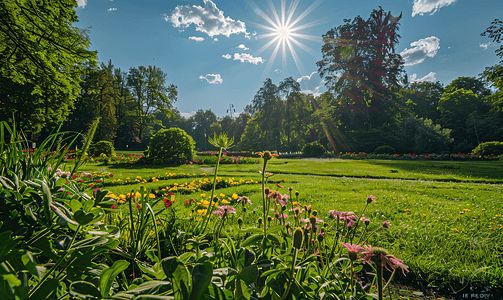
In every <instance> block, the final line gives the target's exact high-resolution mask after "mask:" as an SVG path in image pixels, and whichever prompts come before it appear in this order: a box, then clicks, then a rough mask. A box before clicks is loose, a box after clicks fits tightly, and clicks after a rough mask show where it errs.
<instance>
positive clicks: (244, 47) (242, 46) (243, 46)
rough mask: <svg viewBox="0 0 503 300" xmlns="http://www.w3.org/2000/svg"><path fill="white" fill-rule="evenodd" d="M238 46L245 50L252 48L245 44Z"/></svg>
mask: <svg viewBox="0 0 503 300" xmlns="http://www.w3.org/2000/svg"><path fill="white" fill-rule="evenodd" d="M237 48H239V49H243V50H249V49H250V48H246V46H245V45H244V44H241V45H239V46H238V47H237Z"/></svg>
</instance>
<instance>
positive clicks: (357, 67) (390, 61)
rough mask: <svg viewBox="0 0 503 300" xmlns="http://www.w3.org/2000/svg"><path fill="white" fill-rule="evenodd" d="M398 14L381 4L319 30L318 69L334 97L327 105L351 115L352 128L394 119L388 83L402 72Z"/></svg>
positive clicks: (393, 82) (364, 127) (392, 85)
mask: <svg viewBox="0 0 503 300" xmlns="http://www.w3.org/2000/svg"><path fill="white" fill-rule="evenodd" d="M401 17H402V15H400V16H398V17H393V16H392V15H391V12H388V13H386V12H385V11H384V10H383V9H382V8H381V7H380V8H379V9H378V10H376V9H374V10H373V11H372V12H371V14H370V17H369V18H368V20H364V19H363V18H361V17H360V16H357V17H356V18H354V19H353V20H351V19H344V24H343V25H339V26H338V27H335V28H333V29H331V30H329V31H328V32H327V33H326V34H324V35H323V41H324V45H323V46H322V50H321V52H322V55H323V59H322V60H321V61H319V62H317V65H318V72H319V73H320V75H321V76H325V81H326V86H327V88H328V89H329V91H330V92H332V93H334V95H335V97H336V99H337V102H336V103H333V104H332V105H333V106H339V107H340V109H341V110H342V113H343V114H347V115H348V116H349V117H350V118H351V120H352V126H353V127H352V128H351V129H353V130H362V129H369V128H378V127H380V126H382V125H384V124H386V123H389V121H390V119H393V115H394V114H395V109H396V108H397V107H396V105H394V103H393V101H392V97H391V95H392V91H391V88H392V87H396V86H397V85H398V80H399V75H400V74H401V73H402V72H403V60H402V58H401V57H400V55H399V54H398V53H395V46H396V45H397V44H398V39H399V38H400V36H399V35H398V33H397V32H398V25H399V21H400V19H401ZM334 150H335V149H334Z"/></svg>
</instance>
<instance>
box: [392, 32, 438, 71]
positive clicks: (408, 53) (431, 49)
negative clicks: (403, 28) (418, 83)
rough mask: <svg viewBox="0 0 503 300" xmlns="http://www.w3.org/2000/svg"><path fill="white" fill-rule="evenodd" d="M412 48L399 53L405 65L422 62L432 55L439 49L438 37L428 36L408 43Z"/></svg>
mask: <svg viewBox="0 0 503 300" xmlns="http://www.w3.org/2000/svg"><path fill="white" fill-rule="evenodd" d="M410 46H411V47H412V48H410V49H407V48H405V50H403V51H402V52H401V53H400V55H401V56H402V58H403V59H404V61H405V65H406V66H412V65H416V64H420V63H422V62H423V61H424V60H425V59H426V57H430V58H432V57H434V56H435V55H436V54H437V50H438V49H440V39H439V38H437V37H435V36H430V37H427V38H425V39H420V40H419V41H415V42H413V43H411V44H410Z"/></svg>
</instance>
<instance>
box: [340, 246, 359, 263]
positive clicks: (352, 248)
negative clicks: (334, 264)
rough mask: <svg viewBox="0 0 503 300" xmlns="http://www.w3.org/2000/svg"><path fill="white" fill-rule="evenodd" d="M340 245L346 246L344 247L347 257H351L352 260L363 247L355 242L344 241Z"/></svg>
mask: <svg viewBox="0 0 503 300" xmlns="http://www.w3.org/2000/svg"><path fill="white" fill-rule="evenodd" d="M342 245H343V246H344V247H346V249H348V252H349V259H351V260H352V261H355V260H357V259H358V253H360V251H361V250H363V248H362V247H361V246H360V245H357V244H344V243H342Z"/></svg>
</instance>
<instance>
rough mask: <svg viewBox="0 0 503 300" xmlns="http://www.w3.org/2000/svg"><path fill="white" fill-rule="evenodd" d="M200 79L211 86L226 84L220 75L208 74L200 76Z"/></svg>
mask: <svg viewBox="0 0 503 300" xmlns="http://www.w3.org/2000/svg"><path fill="white" fill-rule="evenodd" d="M199 79H205V80H206V81H207V82H208V83H210V84H218V83H222V82H224V80H223V79H222V78H221V77H220V74H206V76H203V75H201V76H199Z"/></svg>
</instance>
